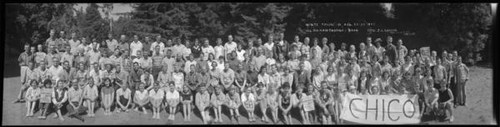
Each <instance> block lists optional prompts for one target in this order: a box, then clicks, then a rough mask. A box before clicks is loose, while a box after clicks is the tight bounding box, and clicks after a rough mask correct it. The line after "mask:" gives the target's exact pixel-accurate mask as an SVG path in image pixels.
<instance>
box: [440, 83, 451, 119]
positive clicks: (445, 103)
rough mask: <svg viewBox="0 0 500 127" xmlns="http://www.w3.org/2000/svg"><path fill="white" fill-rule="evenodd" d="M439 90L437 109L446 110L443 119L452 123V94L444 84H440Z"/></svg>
mask: <svg viewBox="0 0 500 127" xmlns="http://www.w3.org/2000/svg"><path fill="white" fill-rule="evenodd" d="M440 85H441V88H440V89H439V98H438V100H437V102H438V109H440V110H446V111H448V113H447V114H446V118H445V119H444V120H445V121H449V122H453V119H454V117H453V108H451V105H452V102H451V101H453V98H454V97H453V93H452V92H451V90H450V89H449V88H448V87H446V83H444V82H441V84H440Z"/></svg>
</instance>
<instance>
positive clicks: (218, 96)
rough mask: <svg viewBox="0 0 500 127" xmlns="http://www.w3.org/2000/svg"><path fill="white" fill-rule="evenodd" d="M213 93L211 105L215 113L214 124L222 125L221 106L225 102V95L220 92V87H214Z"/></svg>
mask: <svg viewBox="0 0 500 127" xmlns="http://www.w3.org/2000/svg"><path fill="white" fill-rule="evenodd" d="M214 88H215V92H214V93H213V94H212V96H211V100H210V101H211V104H212V107H213V110H214V113H215V120H214V121H215V122H217V123H222V117H221V113H222V111H221V110H222V108H221V106H222V104H223V103H225V102H226V101H227V99H226V95H225V94H224V93H223V92H222V89H221V87H220V86H215V87H214Z"/></svg>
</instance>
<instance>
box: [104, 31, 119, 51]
mask: <svg viewBox="0 0 500 127" xmlns="http://www.w3.org/2000/svg"><path fill="white" fill-rule="evenodd" d="M106 44H107V45H108V48H109V49H110V50H111V51H115V49H116V48H117V47H118V41H117V40H116V39H114V38H113V35H112V34H111V33H110V34H108V39H106Z"/></svg>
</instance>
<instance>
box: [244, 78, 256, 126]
mask: <svg viewBox="0 0 500 127" xmlns="http://www.w3.org/2000/svg"><path fill="white" fill-rule="evenodd" d="M241 102H242V103H243V107H244V108H245V110H246V111H247V114H248V121H250V122H254V121H255V116H254V113H253V111H254V109H255V96H254V94H253V93H252V88H250V87H246V89H245V92H244V93H243V94H241Z"/></svg>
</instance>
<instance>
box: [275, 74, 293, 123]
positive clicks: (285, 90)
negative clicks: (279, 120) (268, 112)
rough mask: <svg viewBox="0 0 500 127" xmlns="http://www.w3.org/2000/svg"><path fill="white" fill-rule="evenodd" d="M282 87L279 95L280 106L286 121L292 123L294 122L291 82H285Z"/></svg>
mask: <svg viewBox="0 0 500 127" xmlns="http://www.w3.org/2000/svg"><path fill="white" fill-rule="evenodd" d="M281 87H282V90H281V92H280V95H279V96H278V101H279V104H278V106H279V109H280V110H281V112H282V115H283V117H284V118H285V121H284V123H285V124H288V125H290V124H292V116H291V113H290V109H292V102H291V92H290V83H288V82H285V83H284V84H283V85H282V86H281Z"/></svg>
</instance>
